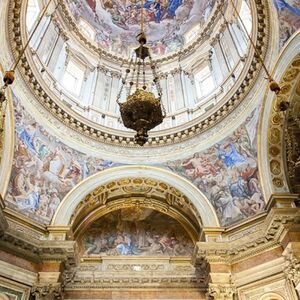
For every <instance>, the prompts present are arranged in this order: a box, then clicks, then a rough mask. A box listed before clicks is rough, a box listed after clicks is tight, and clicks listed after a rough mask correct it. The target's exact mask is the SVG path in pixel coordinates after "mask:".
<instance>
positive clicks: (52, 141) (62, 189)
mask: <svg viewBox="0 0 300 300" xmlns="http://www.w3.org/2000/svg"><path fill="white" fill-rule="evenodd" d="M15 106H16V108H15V126H16V140H15V156H14V161H13V169H12V174H11V179H10V185H9V190H8V195H7V197H6V200H7V201H8V205H9V206H11V207H13V208H15V209H17V210H18V211H20V212H22V213H23V214H25V215H27V216H29V217H30V218H32V219H34V220H36V221H38V222H40V223H44V224H48V223H49V222H50V221H51V218H52V216H53V214H54V212H55V210H56V208H57V207H58V205H59V203H60V202H61V200H62V199H63V197H64V196H65V195H66V194H67V193H68V192H69V191H70V190H71V189H72V188H73V187H74V186H75V185H76V184H77V183H79V182H80V181H82V180H83V179H85V178H86V177H88V176H90V175H92V174H95V173H97V172H99V171H101V170H104V169H106V168H109V167H111V166H112V162H110V161H105V160H101V159H97V158H93V157H89V156H87V155H85V154H83V153H80V152H78V151H75V150H73V149H71V148H69V147H68V146H66V145H65V144H63V143H62V142H60V141H59V140H57V139H56V138H55V137H54V136H52V135H50V134H49V133H48V132H47V131H46V130H45V129H44V128H43V127H41V126H39V125H38V124H37V123H36V122H35V120H34V119H33V118H32V117H31V116H30V115H29V114H28V113H26V112H25V110H24V108H23V107H22V106H21V105H20V103H19V102H18V101H15Z"/></svg>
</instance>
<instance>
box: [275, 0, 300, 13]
mask: <svg viewBox="0 0 300 300" xmlns="http://www.w3.org/2000/svg"><path fill="white" fill-rule="evenodd" d="M273 1H274V5H275V7H276V9H277V10H278V11H279V12H281V11H283V10H285V9H288V10H289V11H290V12H292V13H293V14H295V15H297V16H299V17H300V9H298V8H297V7H294V6H292V5H290V4H289V3H288V2H287V1H285V0H273Z"/></svg>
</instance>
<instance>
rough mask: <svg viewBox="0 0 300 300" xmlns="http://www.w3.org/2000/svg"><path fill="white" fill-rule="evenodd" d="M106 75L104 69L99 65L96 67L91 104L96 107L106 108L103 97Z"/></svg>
mask: <svg viewBox="0 0 300 300" xmlns="http://www.w3.org/2000/svg"><path fill="white" fill-rule="evenodd" d="M105 82H106V75H105V70H104V69H103V68H102V67H101V66H98V67H97V79H96V84H95V91H94V95H93V100H92V105H93V106H94V107H96V108H101V109H106V106H105V100H106V99H104V89H105Z"/></svg>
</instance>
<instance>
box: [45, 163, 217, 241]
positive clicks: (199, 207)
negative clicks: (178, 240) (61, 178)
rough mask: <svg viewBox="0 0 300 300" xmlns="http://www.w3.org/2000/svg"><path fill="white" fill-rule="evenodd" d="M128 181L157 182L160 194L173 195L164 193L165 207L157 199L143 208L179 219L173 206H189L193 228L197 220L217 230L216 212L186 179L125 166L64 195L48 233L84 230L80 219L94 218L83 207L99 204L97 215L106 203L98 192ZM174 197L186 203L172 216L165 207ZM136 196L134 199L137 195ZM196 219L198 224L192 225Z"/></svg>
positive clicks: (204, 225) (82, 183)
mask: <svg viewBox="0 0 300 300" xmlns="http://www.w3.org/2000/svg"><path fill="white" fill-rule="evenodd" d="M129 178H134V179H135V180H137V182H138V181H139V180H141V179H143V180H142V181H143V182H145V181H144V179H145V178H146V182H148V183H150V186H151V183H152V185H156V184H158V182H160V183H161V186H160V189H161V190H163V189H169V191H173V193H167V194H169V198H167V200H166V202H165V203H163V202H162V201H161V200H159V197H157V198H158V199H155V198H154V199H152V200H151V199H149V201H148V203H147V201H146V202H145V201H144V206H148V207H150V206H151V205H153V204H156V205H157V209H158V207H160V208H161V211H162V212H163V211H164V212H165V213H167V214H169V215H170V214H172V213H173V214H177V215H178V214H179V215H180V210H179V209H176V205H177V206H178V207H179V206H180V205H181V206H183V207H185V209H186V207H187V206H188V205H190V209H188V210H190V211H192V215H193V216H194V221H192V223H194V227H197V226H198V227H199V226H200V224H199V222H200V218H201V225H202V226H203V227H219V226H220V224H219V221H218V218H217V215H216V212H215V210H214V208H213V207H212V205H211V203H210V202H209V200H208V199H207V198H206V197H205V196H204V195H203V194H202V193H201V191H199V190H198V189H197V188H196V187H195V186H194V185H193V184H191V183H190V182H189V181H187V180H186V179H184V178H182V177H180V176H178V175H176V174H174V173H171V172H169V171H166V170H163V169H160V168H156V167H149V166H126V167H116V168H112V169H108V170H105V171H102V172H99V173H97V174H95V175H93V176H91V177H89V178H87V179H86V180H84V181H82V182H81V183H79V184H78V185H77V186H76V187H74V188H73V189H72V190H71V191H70V192H69V193H68V194H67V195H66V197H65V198H64V199H63V201H62V202H61V204H60V206H59V207H58V209H57V211H56V213H55V215H54V218H53V220H52V223H51V226H50V227H49V229H50V231H51V229H53V228H62V227H70V226H71V225H72V224H73V225H75V227H78V230H79V228H80V226H83V227H84V226H85V225H86V224H85V222H84V218H85V219H88V217H87V215H89V216H90V217H92V218H97V216H96V215H94V216H93V214H94V212H93V209H89V208H92V207H93V206H91V205H90V206H89V205H85V204H86V203H87V202H90V203H93V202H94V203H95V202H97V203H98V204H100V206H99V207H100V208H99V210H98V213H99V214H101V203H102V204H103V202H104V203H106V201H107V194H105V193H101V189H103V188H104V186H105V185H106V186H107V187H109V186H111V188H112V187H113V185H115V184H116V181H119V183H120V180H123V181H125V182H126V180H129ZM147 180H148V181H147ZM121 182H122V181H121ZM137 182H136V183H137ZM176 194H177V195H178V196H180V195H182V196H181V197H184V199H185V200H184V201H186V203H182V204H176V203H175V205H173V206H174V209H173V212H172V210H171V211H170V209H169V210H168V207H170V204H171V203H172V201H173V202H176V201H177V200H176ZM136 195H137V196H138V193H137V194H136ZM183 195H184V196H183ZM133 196H134V192H131V193H129V198H130V201H131V205H137V204H138V203H141V200H140V199H139V197H137V196H136V197H133ZM179 198H180V197H179ZM118 199H120V197H119V198H118V197H117V198H116V199H115V200H114V201H117V200H118ZM144 199H146V200H147V197H144ZM156 201H157V202H156ZM123 203H124V205H125V206H126V201H123ZM151 203H152V204H151ZM188 203H190V204H188ZM150 204H151V205H150ZM187 204H188V205H187ZM115 205H117V204H116V203H115V204H113V205H111V208H110V209H111V210H114V209H116V206H115ZM82 207H83V208H84V210H81V209H82ZM102 213H105V211H103V212H102ZM81 214H82V215H81ZM179 215H178V216H179ZM180 218H181V219H182V225H184V223H186V224H187V223H188V222H187V220H184V217H183V215H181V217H180ZM180 218H179V219H180ZM197 219H198V224H196V222H197V221H196V220H197ZM75 231H76V228H75ZM195 232H197V229H195V228H194V236H195Z"/></svg>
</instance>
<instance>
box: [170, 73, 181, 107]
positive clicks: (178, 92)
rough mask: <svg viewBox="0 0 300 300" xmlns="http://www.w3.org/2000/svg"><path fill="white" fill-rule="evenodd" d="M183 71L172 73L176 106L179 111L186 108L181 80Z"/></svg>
mask: <svg viewBox="0 0 300 300" xmlns="http://www.w3.org/2000/svg"><path fill="white" fill-rule="evenodd" d="M181 72H182V70H181V69H176V70H175V71H174V72H172V75H173V77H174V85H175V87H176V88H175V97H176V104H175V109H176V110H179V109H182V108H184V93H183V85H182V80H181Z"/></svg>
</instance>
